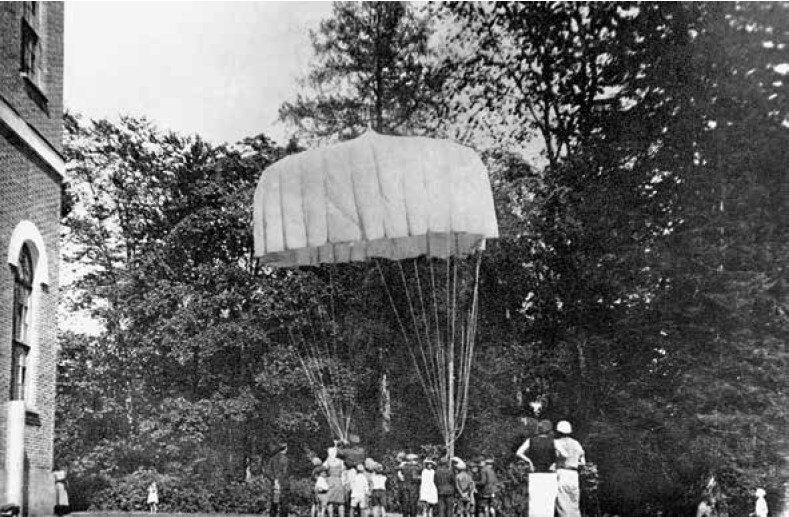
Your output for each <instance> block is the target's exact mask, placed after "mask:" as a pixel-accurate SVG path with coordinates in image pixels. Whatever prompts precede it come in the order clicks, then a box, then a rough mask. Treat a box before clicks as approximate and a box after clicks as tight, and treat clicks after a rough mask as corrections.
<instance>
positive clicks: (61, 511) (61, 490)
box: [53, 469, 71, 515]
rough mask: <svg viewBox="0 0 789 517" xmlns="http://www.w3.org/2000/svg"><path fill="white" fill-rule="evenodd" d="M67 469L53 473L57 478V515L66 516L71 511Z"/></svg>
mask: <svg viewBox="0 0 789 517" xmlns="http://www.w3.org/2000/svg"><path fill="white" fill-rule="evenodd" d="M67 475H68V472H67V471H66V469H61V470H56V471H54V472H53V476H54V477H55V515H66V514H67V513H69V512H70V511H71V508H70V506H69V502H68V491H67V490H66V476H67Z"/></svg>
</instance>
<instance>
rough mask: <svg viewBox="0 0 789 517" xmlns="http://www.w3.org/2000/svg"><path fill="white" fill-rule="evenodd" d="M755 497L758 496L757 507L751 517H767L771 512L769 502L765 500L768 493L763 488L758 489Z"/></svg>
mask: <svg viewBox="0 0 789 517" xmlns="http://www.w3.org/2000/svg"><path fill="white" fill-rule="evenodd" d="M754 495H755V496H756V507H755V508H754V511H753V513H752V514H751V515H753V516H754V517H767V513H768V511H769V510H768V509H767V501H765V499H764V496H766V495H767V492H765V491H764V489H763V488H757V489H756V493H755V494H754Z"/></svg>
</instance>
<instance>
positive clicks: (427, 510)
mask: <svg viewBox="0 0 789 517" xmlns="http://www.w3.org/2000/svg"><path fill="white" fill-rule="evenodd" d="M435 467H436V463H435V462H434V461H433V460H431V459H426V460H425V466H424V468H423V469H422V476H421V479H422V481H421V483H420V485H419V504H420V506H421V507H422V516H423V517H433V508H434V507H435V506H436V504H438V489H437V488H436V482H435V474H436V471H435V470H434V469H435Z"/></svg>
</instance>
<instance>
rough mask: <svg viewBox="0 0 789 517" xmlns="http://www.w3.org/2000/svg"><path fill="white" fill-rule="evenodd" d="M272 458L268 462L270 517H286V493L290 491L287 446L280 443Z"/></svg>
mask: <svg viewBox="0 0 789 517" xmlns="http://www.w3.org/2000/svg"><path fill="white" fill-rule="evenodd" d="M275 449H276V452H275V453H274V456H272V457H271V459H269V461H268V469H267V471H268V477H269V479H270V480H271V491H272V493H271V509H270V515H271V517H278V516H280V515H282V516H283V517H288V495H289V494H288V491H289V490H290V460H289V459H288V444H287V443H284V442H283V443H280V444H279V445H278V446H277V447H276V448H275Z"/></svg>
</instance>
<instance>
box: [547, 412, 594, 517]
mask: <svg viewBox="0 0 789 517" xmlns="http://www.w3.org/2000/svg"><path fill="white" fill-rule="evenodd" d="M572 432H573V428H572V426H571V425H570V422H568V421H566V420H562V421H561V422H559V423H558V424H556V433H557V434H558V435H559V437H558V438H557V439H556V440H554V447H556V474H557V476H556V477H557V483H558V486H557V491H556V492H557V494H556V514H557V515H558V517H581V488H580V486H579V484H578V468H579V467H581V466H583V465H586V457H585V453H584V449H583V447H581V444H580V443H578V442H577V441H576V440H575V439H574V438H572V437H571V436H570V435H571V434H572Z"/></svg>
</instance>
